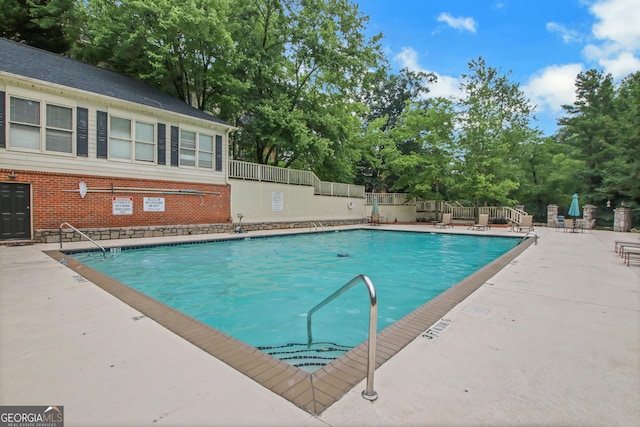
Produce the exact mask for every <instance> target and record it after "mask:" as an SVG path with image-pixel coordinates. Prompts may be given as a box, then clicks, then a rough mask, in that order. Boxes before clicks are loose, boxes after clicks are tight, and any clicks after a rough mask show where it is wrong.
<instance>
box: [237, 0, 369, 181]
mask: <svg viewBox="0 0 640 427" xmlns="http://www.w3.org/2000/svg"><path fill="white" fill-rule="evenodd" d="M236 6H237V7H236V8H235V10H236V11H237V15H236V16H235V17H234V24H233V29H234V30H233V31H234V32H233V34H234V40H235V41H236V42H237V52H238V55H239V57H240V60H239V63H238V68H237V70H236V71H235V74H236V75H240V74H242V76H243V77H244V81H245V82H246V83H247V87H246V89H245V90H244V91H243V93H242V94H241V98H242V100H243V105H242V110H241V111H238V113H237V122H236V123H237V124H238V125H239V126H240V127H241V131H240V132H238V134H237V137H236V139H235V141H234V155H235V157H236V158H240V159H243V160H248V161H256V162H258V163H264V164H267V163H269V164H275V165H278V166H283V167H289V166H293V165H295V166H296V167H298V168H302V169H314V168H318V170H319V173H320V174H321V175H323V176H325V177H327V178H328V177H330V175H332V172H331V171H332V170H336V171H339V172H338V174H337V175H338V176H344V175H345V172H348V173H347V174H348V175H350V176H351V179H353V174H354V173H355V172H354V171H353V168H352V166H350V165H347V164H346V163H345V162H351V163H353V162H354V161H355V160H356V159H357V157H358V155H357V154H354V153H353V151H354V150H355V151H358V148H357V147H354V146H353V144H352V141H351V139H352V136H353V134H352V129H353V126H352V125H353V120H352V116H353V115H360V114H361V113H362V110H361V106H360V105H359V104H358V103H357V102H354V99H355V97H356V93H357V90H358V88H359V87H360V84H361V80H362V76H364V75H365V74H366V73H367V72H368V70H369V69H370V68H375V67H376V66H377V64H378V63H379V62H380V61H381V59H382V53H381V50H380V47H379V46H378V44H377V40H378V38H377V37H374V38H372V39H366V38H365V36H364V35H363V33H364V28H365V24H366V17H365V16H363V15H362V14H361V13H360V12H359V11H358V8H357V6H356V5H354V4H353V3H351V2H349V1H346V0H329V1H320V0H314V1H302V0H282V1H279V0H242V1H240V2H238V3H237V4H236Z"/></svg>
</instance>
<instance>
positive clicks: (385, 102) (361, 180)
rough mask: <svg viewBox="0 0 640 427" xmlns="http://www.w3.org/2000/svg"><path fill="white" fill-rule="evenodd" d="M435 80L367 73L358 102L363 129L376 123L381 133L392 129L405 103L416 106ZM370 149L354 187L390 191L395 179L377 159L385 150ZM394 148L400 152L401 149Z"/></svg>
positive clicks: (417, 75) (402, 72) (417, 74)
mask: <svg viewBox="0 0 640 427" xmlns="http://www.w3.org/2000/svg"><path fill="white" fill-rule="evenodd" d="M435 79H436V77H435V75H434V74H432V73H424V72H420V71H419V72H414V71H410V70H409V69H407V68H403V69H401V70H400V71H399V72H398V74H392V73H390V72H389V69H388V67H387V66H384V67H380V68H378V69H377V70H374V71H372V72H369V73H367V74H366V75H365V78H364V79H363V81H362V85H361V89H360V92H359V93H358V98H357V99H358V100H360V102H362V103H363V104H364V105H365V106H366V110H365V114H364V117H363V121H364V125H365V127H366V128H370V126H371V123H373V122H376V123H377V124H378V126H380V130H381V131H383V132H386V131H388V130H391V129H393V128H394V127H395V126H396V123H397V121H398V119H399V118H400V115H401V114H402V112H403V110H404V108H405V106H406V104H407V102H417V101H418V100H420V99H421V98H424V97H426V95H427V94H428V93H429V87H428V85H429V84H430V83H433V82H434V81H435ZM383 118H384V120H380V119H383ZM386 140H387V139H383V140H382V141H383V142H384V141H386ZM371 148H372V150H370V153H374V154H375V155H374V156H363V158H362V159H361V160H360V162H358V165H357V168H358V175H357V180H356V183H357V184H361V185H364V186H365V187H366V188H367V189H368V190H369V191H375V190H381V189H386V188H390V187H391V186H393V185H394V182H395V180H396V178H397V177H396V176H395V175H393V173H390V170H387V171H386V173H385V171H383V170H382V168H383V165H384V159H382V158H381V157H380V156H381V155H382V152H383V151H384V150H385V146H377V147H371ZM395 148H399V149H400V150H402V147H401V145H400V146H395Z"/></svg>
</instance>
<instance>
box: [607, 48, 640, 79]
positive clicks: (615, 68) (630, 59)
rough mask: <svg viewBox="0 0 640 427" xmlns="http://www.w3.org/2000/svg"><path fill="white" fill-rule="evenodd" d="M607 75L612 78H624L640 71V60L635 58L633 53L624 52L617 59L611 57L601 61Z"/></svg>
mask: <svg viewBox="0 0 640 427" xmlns="http://www.w3.org/2000/svg"><path fill="white" fill-rule="evenodd" d="M600 63H601V64H602V66H603V67H604V69H605V71H606V73H611V75H612V76H615V77H618V78H624V77H626V76H628V75H629V74H631V73H634V72H636V71H639V70H640V59H639V58H637V57H635V56H633V54H631V52H622V53H620V54H619V55H618V56H616V57H609V58H607V59H602V60H600Z"/></svg>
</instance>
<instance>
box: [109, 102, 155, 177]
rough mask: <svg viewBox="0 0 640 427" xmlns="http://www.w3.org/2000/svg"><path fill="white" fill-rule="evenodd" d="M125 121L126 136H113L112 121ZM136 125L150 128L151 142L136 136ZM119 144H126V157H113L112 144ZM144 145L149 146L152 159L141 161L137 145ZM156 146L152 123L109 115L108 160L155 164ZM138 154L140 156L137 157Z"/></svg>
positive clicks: (123, 116) (153, 124)
mask: <svg viewBox="0 0 640 427" xmlns="http://www.w3.org/2000/svg"><path fill="white" fill-rule="evenodd" d="M114 119H116V120H126V121H128V122H129V131H128V134H127V135H124V134H123V135H116V136H114V135H113V133H114V132H113V120H114ZM138 124H141V125H145V126H149V127H151V131H152V140H151V141H147V140H144V139H142V138H141V137H140V136H139V135H138V126H137V125H138ZM114 143H116V144H117V143H121V144H122V146H124V144H127V145H128V147H129V154H128V157H124V156H115V155H114V151H115V150H114V149H113V144H114ZM139 144H144V145H146V146H151V156H152V158H151V159H149V160H145V159H141V158H140V157H141V153H139V152H138V151H137V148H138V145H139ZM157 146H158V137H157V131H156V123H153V122H151V121H148V120H138V119H136V118H134V117H127V116H125V115H122V114H117V113H115V114H114V113H109V125H108V147H109V148H108V153H109V160H113V161H120V162H134V163H144V164H147V165H149V164H156V163H157V158H156V157H157ZM139 154H140V155H139Z"/></svg>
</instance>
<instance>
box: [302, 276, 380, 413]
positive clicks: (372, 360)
mask: <svg viewBox="0 0 640 427" xmlns="http://www.w3.org/2000/svg"><path fill="white" fill-rule="evenodd" d="M360 280H362V281H363V282H364V284H365V285H366V286H367V291H368V292H369V342H368V344H367V345H368V356H367V387H366V389H365V390H364V391H363V392H362V397H364V398H365V399H367V400H371V401H373V400H376V399H377V398H378V393H376V392H375V391H374V390H373V374H374V372H375V369H376V333H377V326H378V297H377V295H376V290H375V288H374V286H373V282H371V279H369V278H368V277H367V276H365V275H364V274H359V275H357V276H356V277H354V278H353V279H351V280H349V281H348V282H347V283H346V284H345V285H343V286H342V287H341V288H340V289H338V290H337V291H335V292H334V293H332V294H331V295H329V296H328V297H327V298H325V299H324V300H322V302H320V303H319V304H318V305H316V306H315V307H313V308H312V309H311V310H309V312H308V313H307V346H308V347H311V344H312V343H313V337H312V335H311V315H312V314H313V313H315V312H316V311H318V310H319V309H321V308H322V307H324V306H325V305H327V304H329V303H330V302H331V301H333V300H334V299H336V298H337V297H339V296H340V295H342V294H343V293H345V292H346V291H348V290H349V289H351V288H352V287H353V286H354V285H355V284H356V283H358V282H359V281H360Z"/></svg>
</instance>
